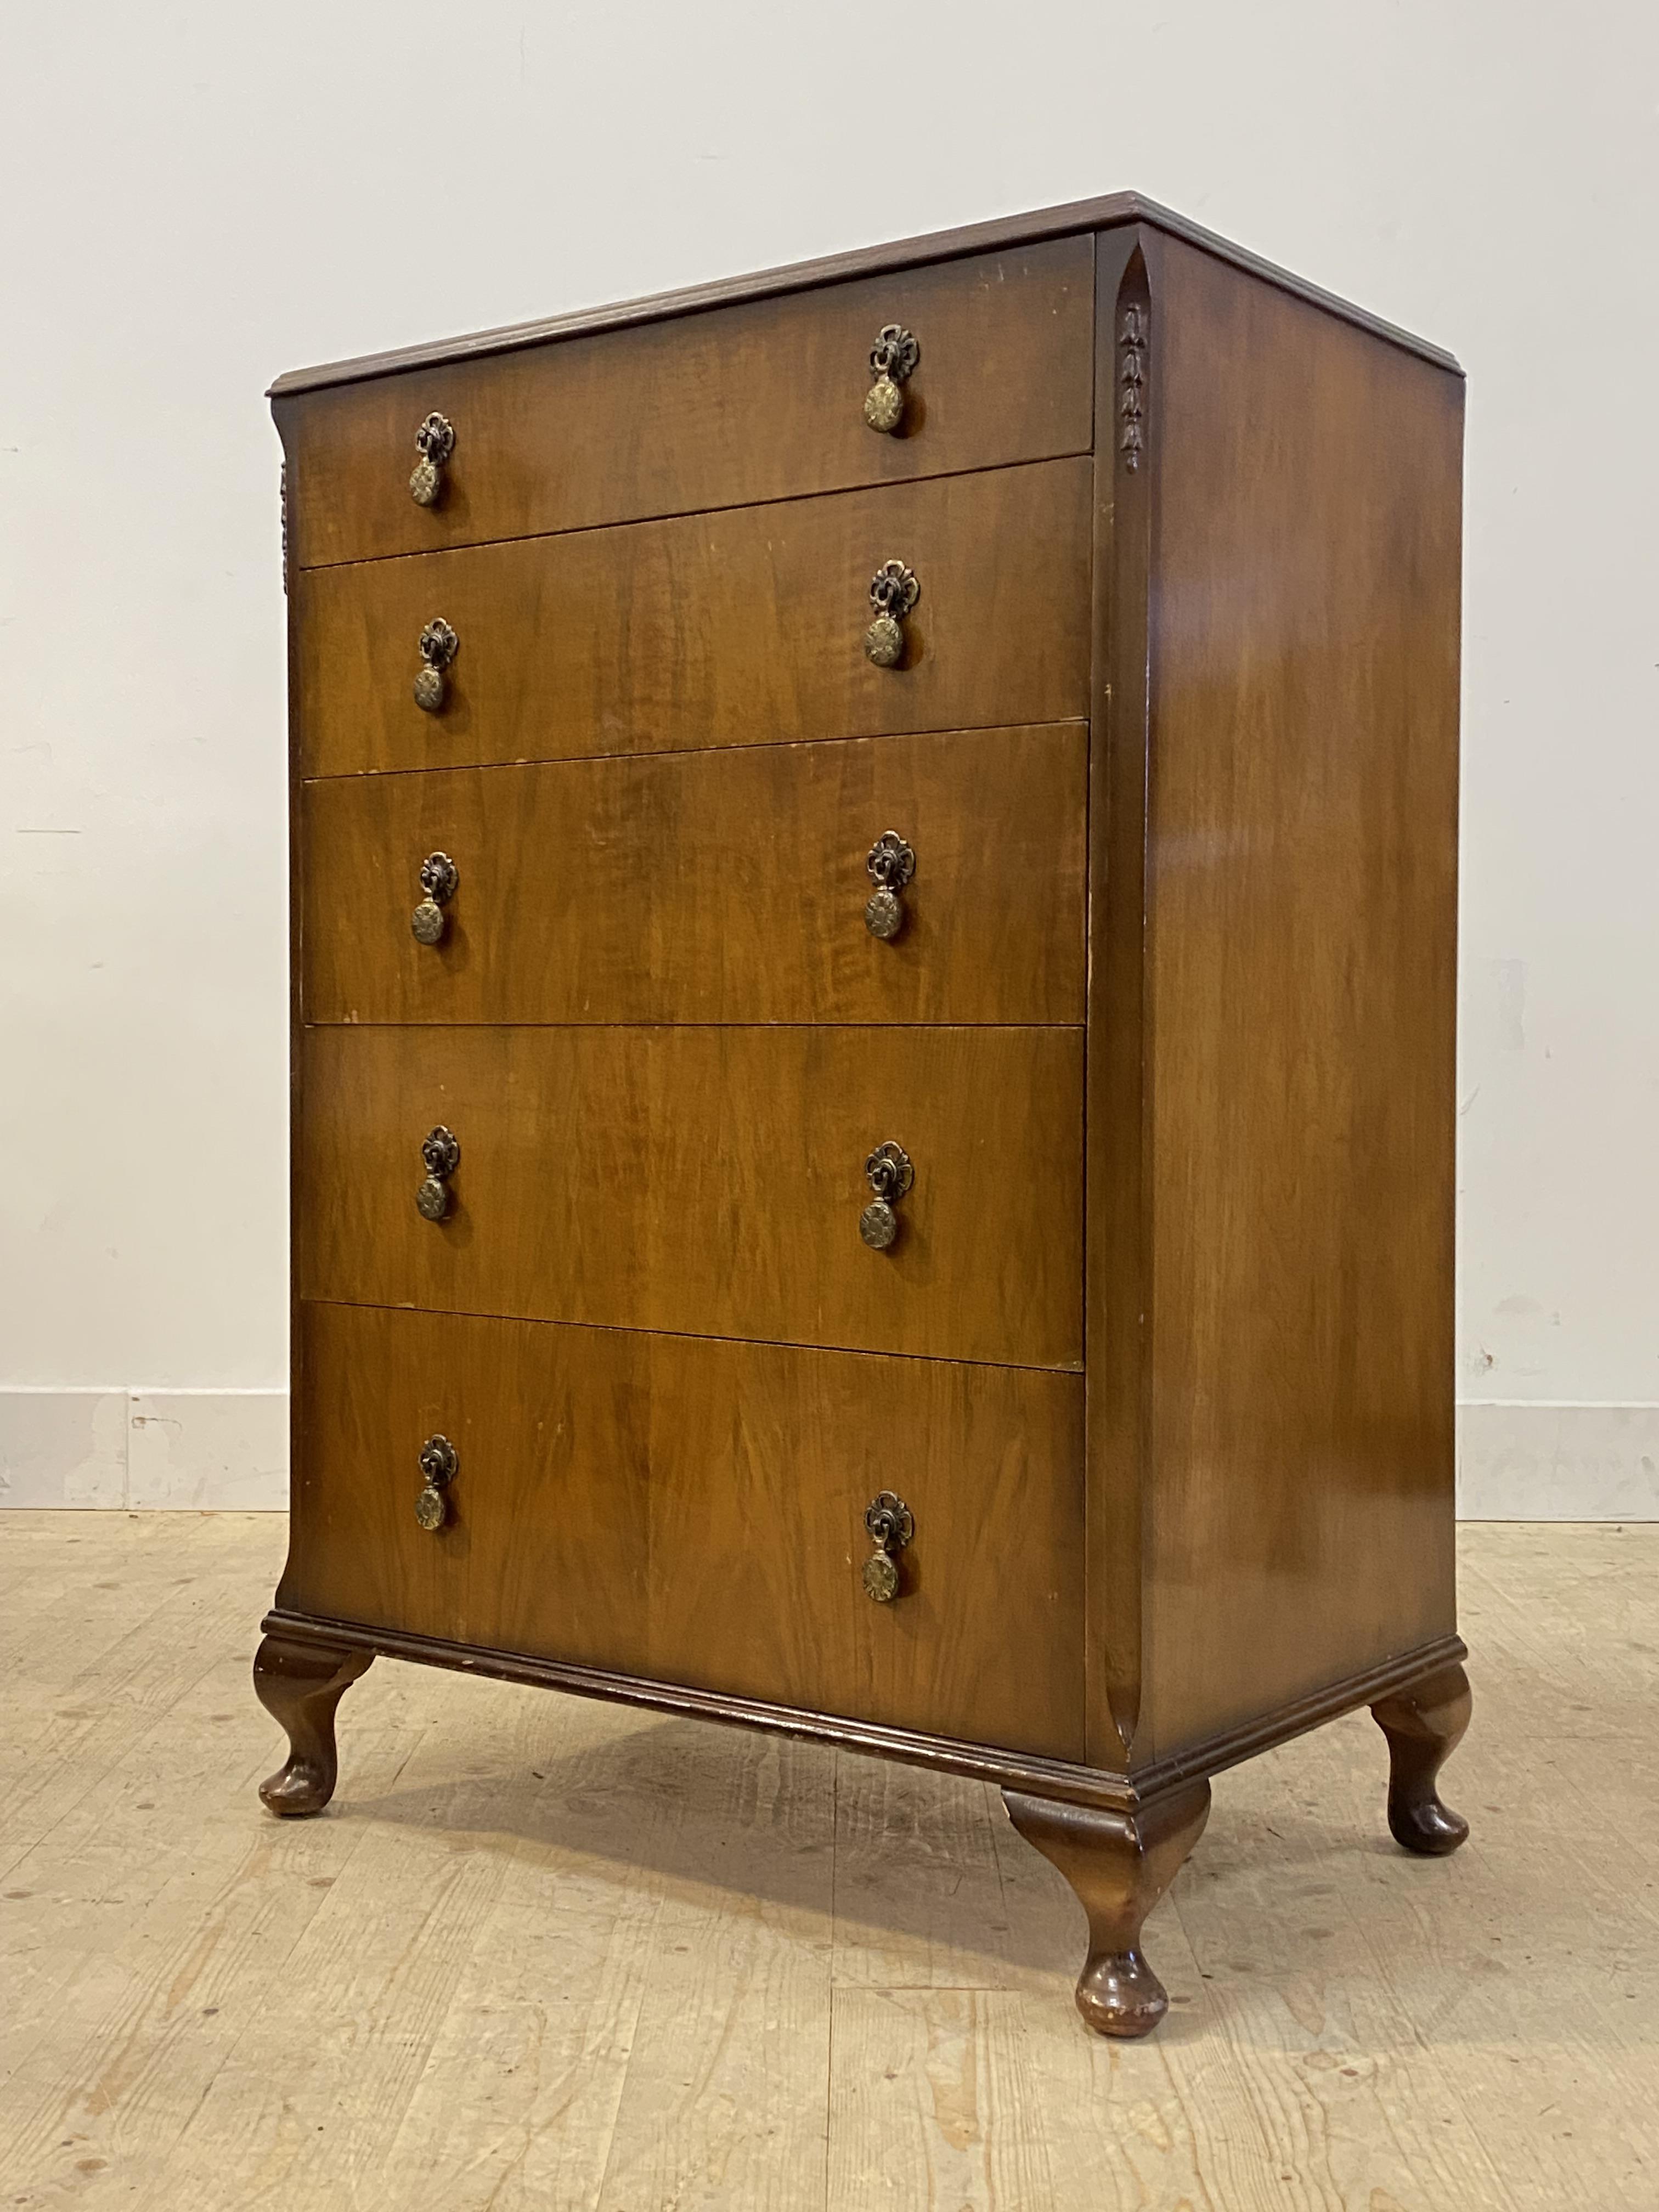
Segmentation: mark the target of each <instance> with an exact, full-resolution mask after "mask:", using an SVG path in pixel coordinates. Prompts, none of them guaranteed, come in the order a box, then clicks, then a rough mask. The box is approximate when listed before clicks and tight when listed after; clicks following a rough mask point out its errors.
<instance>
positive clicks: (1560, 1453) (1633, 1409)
mask: <svg viewBox="0 0 1659 2212" xmlns="http://www.w3.org/2000/svg"><path fill="white" fill-rule="evenodd" d="M1457 1512H1458V1517H1459V1519H1460V1520H1464V1521H1659V1406H1588V1405H1541V1404H1539V1403H1537V1402H1535V1401H1534V1402H1532V1403H1519V1402H1505V1401H1498V1400H1494V1401H1490V1402H1488V1403H1486V1404H1480V1405H1464V1406H1460V1407H1458V1409H1457Z"/></svg>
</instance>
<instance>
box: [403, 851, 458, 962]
mask: <svg viewBox="0 0 1659 2212" xmlns="http://www.w3.org/2000/svg"><path fill="white" fill-rule="evenodd" d="M460 880H461V872H460V870H459V868H458V867H457V866H456V865H455V863H454V862H453V860H451V859H450V857H449V855H448V854H447V853H428V854H427V856H426V858H425V860H422V863H421V889H422V890H423V891H424V892H425V893H426V896H425V897H424V898H423V899H422V901H421V902H420V904H419V905H418V906H417V907H416V909H415V911H414V913H413V914H412V915H410V917H409V926H410V928H411V929H412V930H413V931H414V933H415V936H416V941H417V942H418V943H420V944H422V945H436V944H438V943H439V942H440V941H441V939H442V937H443V933H444V931H445V929H446V928H447V926H448V924H447V918H446V916H445V914H444V908H446V907H447V905H448V904H449V902H450V901H451V899H453V897H454V896H455V891H456V888H457V886H458V885H459V883H460Z"/></svg>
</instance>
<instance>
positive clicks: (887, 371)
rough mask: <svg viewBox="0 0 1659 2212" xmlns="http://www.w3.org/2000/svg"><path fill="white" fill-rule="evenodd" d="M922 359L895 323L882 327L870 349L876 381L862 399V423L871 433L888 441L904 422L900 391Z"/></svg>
mask: <svg viewBox="0 0 1659 2212" xmlns="http://www.w3.org/2000/svg"><path fill="white" fill-rule="evenodd" d="M920 360H921V347H920V346H919V345H918V344H917V343H916V342H915V338H913V337H911V335H910V333H909V331H907V330H906V329H904V328H903V326H902V325H901V324H898V323H884V325H882V332H881V336H880V337H878V339H877V340H876V342H875V343H874V345H873V346H872V348H871V349H870V366H871V368H872V369H873V370H874V371H875V373H876V380H875V382H874V383H873V384H872V386H870V389H869V391H868V392H866V394H865V395H864V419H865V421H866V422H867V423H868V424H869V425H870V428H872V430H884V431H885V432H886V433H887V434H888V435H889V436H891V435H892V434H893V433H894V431H896V429H897V428H898V427H899V424H900V423H901V422H902V421H903V420H904V393H903V392H902V389H901V388H900V387H901V386H902V385H903V384H904V382H905V381H906V380H907V379H908V377H909V375H910V374H911V373H912V371H913V370H914V369H915V365H916V363H917V362H919V361H920Z"/></svg>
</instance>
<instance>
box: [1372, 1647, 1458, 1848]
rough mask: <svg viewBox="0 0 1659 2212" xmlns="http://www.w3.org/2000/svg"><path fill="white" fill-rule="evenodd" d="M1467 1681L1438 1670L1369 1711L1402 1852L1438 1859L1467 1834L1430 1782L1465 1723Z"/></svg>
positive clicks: (1448, 1669) (1451, 1671) (1391, 1819)
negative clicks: (1382, 1740)
mask: <svg viewBox="0 0 1659 2212" xmlns="http://www.w3.org/2000/svg"><path fill="white" fill-rule="evenodd" d="M1469 1707H1470V1698H1469V1680H1468V1675H1467V1674H1465V1673H1464V1672H1463V1669H1462V1668H1461V1667H1443V1668H1440V1669H1439V1671H1438V1672H1437V1674H1425V1676H1424V1677H1423V1680H1421V1681H1420V1682H1413V1683H1412V1684H1411V1685H1410V1686H1409V1687H1408V1688H1407V1689H1404V1690H1397V1691H1396V1692H1395V1694H1394V1696H1393V1697H1391V1698H1384V1699H1383V1700H1382V1701H1381V1703H1380V1704H1377V1705H1373V1706H1372V1707H1371V1715H1372V1717H1373V1718H1374V1719H1375V1721H1376V1724H1377V1726H1378V1728H1380V1729H1382V1731H1383V1735H1385V1736H1387V1738H1388V1739H1389V1829H1390V1830H1391V1832H1392V1833H1393V1836H1394V1839H1395V1843H1397V1844H1403V1845H1404V1846H1405V1848H1406V1849H1407V1850H1408V1851H1420V1852H1422V1853H1424V1854H1425V1857H1430V1858H1443V1857H1445V1855H1446V1853H1447V1852H1448V1851H1455V1850H1456V1849H1457V1846H1458V1845H1459V1844H1461V1843H1462V1841H1463V1840H1464V1838H1466V1837H1467V1836H1468V1832H1469V1824H1468V1821H1467V1820H1465V1819H1464V1818H1463V1816H1462V1814H1461V1813H1454V1812H1452V1811H1451V1810H1450V1808H1449V1807H1447V1806H1445V1805H1443V1804H1442V1803H1441V1802H1440V1798H1439V1796H1438V1794H1437V1791H1436V1789H1435V1786H1434V1785H1435V1778H1436V1776H1437V1774H1438V1773H1439V1771H1440V1770H1441V1768H1442V1766H1443V1765H1444V1764H1445V1762H1446V1760H1447V1759H1449V1758H1450V1756H1451V1754H1452V1753H1453V1751H1454V1750H1455V1748H1456V1747H1457V1741H1458V1738H1459V1737H1460V1736H1461V1735H1462V1733H1463V1731H1464V1729H1466V1728H1468V1724H1469Z"/></svg>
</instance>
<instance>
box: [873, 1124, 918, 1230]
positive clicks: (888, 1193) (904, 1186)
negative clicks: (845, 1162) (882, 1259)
mask: <svg viewBox="0 0 1659 2212" xmlns="http://www.w3.org/2000/svg"><path fill="white" fill-rule="evenodd" d="M864 1172H865V1174H866V1176H868V1177H869V1181H870V1188H871V1189H872V1191H874V1193H875V1196H874V1197H873V1198H872V1200H871V1201H870V1203H869V1205H868V1206H866V1207H865V1209H864V1211H863V1212H862V1213H861V1214H860V1216H859V1235H860V1237H863V1239H864V1241H865V1243H866V1244H867V1245H868V1246H869V1247H870V1249H871V1250H872V1252H884V1251H885V1250H886V1249H887V1247H888V1246H889V1245H890V1243H892V1241H893V1239H894V1238H895V1237H896V1236H897V1235H898V1231H899V1222H898V1214H897V1212H896V1211H895V1208H896V1202H897V1201H898V1200H900V1199H901V1198H902V1197H903V1196H904V1194H905V1192H906V1191H908V1189H909V1188H910V1186H911V1184H912V1183H913V1182H915V1179H916V1171H915V1169H914V1168H913V1167H912V1166H911V1164H910V1155H909V1154H908V1152H906V1151H905V1149H904V1147H903V1146H902V1145H896V1144H894V1143H892V1142H891V1141H889V1142H888V1143H886V1144H884V1145H878V1146H876V1149H875V1151H874V1152H872V1153H871V1155H870V1157H869V1158H868V1159H867V1160H866V1162H865V1163H864Z"/></svg>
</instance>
